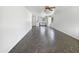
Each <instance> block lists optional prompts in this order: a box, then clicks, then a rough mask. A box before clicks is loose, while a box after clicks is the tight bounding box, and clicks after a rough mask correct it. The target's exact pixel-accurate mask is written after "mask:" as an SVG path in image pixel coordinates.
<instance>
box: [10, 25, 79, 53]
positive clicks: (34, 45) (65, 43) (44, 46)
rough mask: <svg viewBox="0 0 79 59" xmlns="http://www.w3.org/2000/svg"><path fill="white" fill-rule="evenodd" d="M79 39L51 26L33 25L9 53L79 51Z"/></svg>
mask: <svg viewBox="0 0 79 59" xmlns="http://www.w3.org/2000/svg"><path fill="white" fill-rule="evenodd" d="M78 52H79V40H77V39H75V38H72V37H70V36H68V35H66V34H64V33H62V32H60V31H58V30H55V29H52V28H49V27H44V26H41V27H33V28H32V30H31V31H30V32H29V33H28V34H27V35H25V36H24V38H23V39H22V40H21V41H20V42H19V43H18V44H17V45H16V46H15V47H13V49H12V50H11V51H10V52H9V53H78Z"/></svg>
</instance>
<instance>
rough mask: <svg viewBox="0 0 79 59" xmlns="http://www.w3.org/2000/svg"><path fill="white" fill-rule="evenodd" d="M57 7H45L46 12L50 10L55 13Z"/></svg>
mask: <svg viewBox="0 0 79 59" xmlns="http://www.w3.org/2000/svg"><path fill="white" fill-rule="evenodd" d="M55 8H56V7H55V6H52V7H51V6H45V10H44V11H47V10H49V11H53V9H55Z"/></svg>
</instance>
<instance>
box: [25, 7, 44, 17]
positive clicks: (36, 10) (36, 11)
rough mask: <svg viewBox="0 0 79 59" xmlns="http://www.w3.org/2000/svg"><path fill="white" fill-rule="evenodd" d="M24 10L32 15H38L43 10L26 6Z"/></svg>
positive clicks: (42, 8)
mask: <svg viewBox="0 0 79 59" xmlns="http://www.w3.org/2000/svg"><path fill="white" fill-rule="evenodd" d="M26 9H28V10H29V11H30V12H32V14H34V15H40V14H41V12H42V11H43V10H44V6H26Z"/></svg>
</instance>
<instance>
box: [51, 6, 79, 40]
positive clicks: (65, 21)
mask: <svg viewBox="0 0 79 59" xmlns="http://www.w3.org/2000/svg"><path fill="white" fill-rule="evenodd" d="M52 27H54V28H55V29H57V30H59V31H61V32H64V33H66V34H68V35H70V36H72V37H74V38H76V39H79V7H77V6H75V7H73V6H58V7H57V8H56V11H55V14H54V22H53V24H52Z"/></svg>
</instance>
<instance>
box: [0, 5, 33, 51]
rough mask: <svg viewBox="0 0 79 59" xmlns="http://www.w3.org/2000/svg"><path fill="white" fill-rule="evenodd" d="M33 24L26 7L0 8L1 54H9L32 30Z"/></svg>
mask: <svg viewBox="0 0 79 59" xmlns="http://www.w3.org/2000/svg"><path fill="white" fill-rule="evenodd" d="M31 22H32V14H31V13H30V12H29V11H28V10H27V9H26V8H25V7H17V6H16V7H14V6H13V7H10V6H9V7H0V52H9V51H10V50H11V49H12V48H13V47H14V46H15V45H16V44H17V42H18V41H20V40H21V39H22V38H23V37H24V35H25V34H26V33H27V32H28V31H29V30H30V29H31V26H32V23H31Z"/></svg>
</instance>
